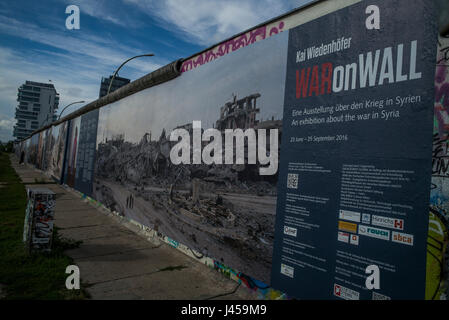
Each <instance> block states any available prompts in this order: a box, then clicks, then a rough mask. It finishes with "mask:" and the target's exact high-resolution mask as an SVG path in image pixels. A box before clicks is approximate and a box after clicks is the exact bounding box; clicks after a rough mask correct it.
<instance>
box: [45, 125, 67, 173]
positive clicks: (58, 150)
mask: <svg viewBox="0 0 449 320" xmlns="http://www.w3.org/2000/svg"><path fill="white" fill-rule="evenodd" d="M67 127H68V122H63V123H61V124H59V125H57V126H54V127H53V128H52V132H51V133H52V134H51V141H50V148H49V152H50V156H49V159H50V160H49V164H48V168H47V170H48V173H49V174H50V176H52V177H53V178H55V179H56V180H58V181H59V180H60V179H61V176H62V166H63V161H64V152H65V145H66V139H67Z"/></svg>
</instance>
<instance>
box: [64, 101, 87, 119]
mask: <svg viewBox="0 0 449 320" xmlns="http://www.w3.org/2000/svg"><path fill="white" fill-rule="evenodd" d="M84 102H86V101H76V102H72V103H71V104H68V105H66V106H65V107H64V109H62V111H61V113H60V114H59V117H58V120H59V119H61V115H62V113H63V112H64V110H65V109H67V108H68V107H70V106H71V105H72V104H75V103H84Z"/></svg>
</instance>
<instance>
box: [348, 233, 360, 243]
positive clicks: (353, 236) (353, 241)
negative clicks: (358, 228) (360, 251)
mask: <svg viewBox="0 0 449 320" xmlns="http://www.w3.org/2000/svg"><path fill="white" fill-rule="evenodd" d="M350 243H351V244H353V245H356V246H358V245H359V236H357V235H355V234H351V241H350Z"/></svg>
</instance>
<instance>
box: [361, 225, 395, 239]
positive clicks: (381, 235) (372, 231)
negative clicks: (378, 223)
mask: <svg viewBox="0 0 449 320" xmlns="http://www.w3.org/2000/svg"><path fill="white" fill-rule="evenodd" d="M359 234H360V235H363V236H368V237H372V238H377V239H382V240H387V241H388V240H390V231H389V230H385V229H380V228H373V227H367V226H363V225H360V226H359Z"/></svg>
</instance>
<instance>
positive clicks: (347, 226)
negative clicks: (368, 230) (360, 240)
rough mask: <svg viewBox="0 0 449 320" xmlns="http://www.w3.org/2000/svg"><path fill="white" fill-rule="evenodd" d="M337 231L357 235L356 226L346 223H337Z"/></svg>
mask: <svg viewBox="0 0 449 320" xmlns="http://www.w3.org/2000/svg"><path fill="white" fill-rule="evenodd" d="M338 229H340V230H344V231H348V232H352V233H357V224H355V223H349V222H346V221H338Z"/></svg>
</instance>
